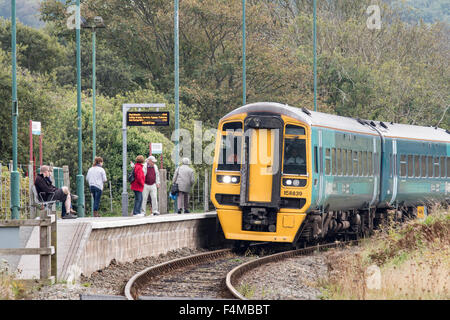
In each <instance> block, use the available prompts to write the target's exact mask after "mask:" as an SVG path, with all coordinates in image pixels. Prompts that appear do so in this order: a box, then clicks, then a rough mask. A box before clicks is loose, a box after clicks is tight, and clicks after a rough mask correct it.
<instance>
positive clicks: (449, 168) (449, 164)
mask: <svg viewBox="0 0 450 320" xmlns="http://www.w3.org/2000/svg"><path fill="white" fill-rule="evenodd" d="M447 178H450V157H447Z"/></svg>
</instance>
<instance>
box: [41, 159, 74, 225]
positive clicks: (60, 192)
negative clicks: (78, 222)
mask: <svg viewBox="0 0 450 320" xmlns="http://www.w3.org/2000/svg"><path fill="white" fill-rule="evenodd" d="M50 174H51V173H50V168H49V167H48V166H42V167H41V173H40V174H38V175H37V176H36V180H35V181H34V185H35V186H36V191H37V193H38V195H39V197H41V198H42V200H43V201H51V200H58V201H61V202H62V203H63V204H64V205H63V206H62V211H61V218H63V219H74V218H76V217H77V216H76V215H74V214H75V213H76V212H75V211H74V210H72V209H71V196H70V192H69V188H67V187H66V186H64V187H62V188H56V187H55V186H54V185H52V184H51V182H50V181H51V180H50V179H49V177H50ZM67 212H68V213H67Z"/></svg>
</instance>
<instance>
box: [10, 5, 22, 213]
mask: <svg viewBox="0 0 450 320" xmlns="http://www.w3.org/2000/svg"><path fill="white" fill-rule="evenodd" d="M11 49H12V52H11V57H12V140H13V141H12V158H13V170H12V171H11V218H12V219H19V217H20V214H19V208H20V176H19V172H18V171H17V118H18V117H19V108H18V103H17V69H16V63H17V57H16V0H11Z"/></svg>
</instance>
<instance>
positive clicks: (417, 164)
mask: <svg viewBox="0 0 450 320" xmlns="http://www.w3.org/2000/svg"><path fill="white" fill-rule="evenodd" d="M414 176H415V177H420V156H414Z"/></svg>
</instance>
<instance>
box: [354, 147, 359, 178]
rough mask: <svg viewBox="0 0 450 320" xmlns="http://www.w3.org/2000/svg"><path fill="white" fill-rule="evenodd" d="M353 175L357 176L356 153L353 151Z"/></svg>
mask: <svg viewBox="0 0 450 320" xmlns="http://www.w3.org/2000/svg"><path fill="white" fill-rule="evenodd" d="M353 175H354V176H357V175H358V152H356V151H353Z"/></svg>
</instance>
